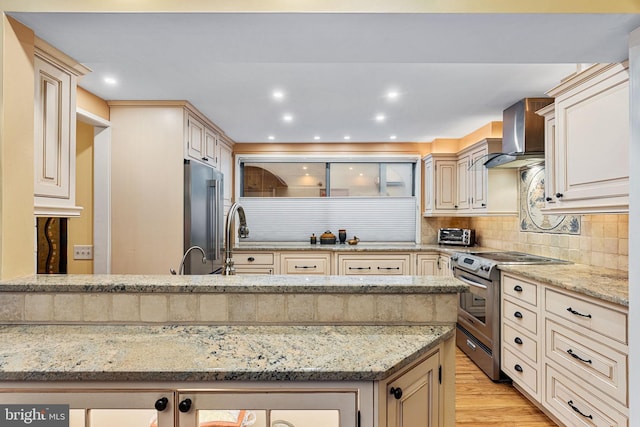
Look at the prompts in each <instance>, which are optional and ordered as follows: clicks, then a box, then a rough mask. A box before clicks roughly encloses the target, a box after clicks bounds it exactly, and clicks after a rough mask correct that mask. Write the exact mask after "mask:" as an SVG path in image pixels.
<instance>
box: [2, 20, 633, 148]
mask: <svg viewBox="0 0 640 427" xmlns="http://www.w3.org/2000/svg"><path fill="white" fill-rule="evenodd" d="M8 14H9V15H11V16H13V17H14V18H15V19H17V20H18V21H20V22H22V23H24V24H25V25H27V26H28V27H30V28H32V29H33V30H34V31H35V33H36V35H37V36H38V37H40V38H42V39H44V40H46V41H47V42H49V43H50V44H52V45H53V46H55V47H57V48H58V49H60V50H62V51H63V52H65V53H66V54H68V55H69V56H71V57H73V58H75V59H76V60H77V61H79V62H81V63H83V64H84V65H86V66H87V67H89V68H91V69H92V70H93V72H92V73H90V74H88V75H87V76H85V77H83V78H82V80H81V82H80V85H81V86H82V87H84V88H85V89H87V90H88V91H90V92H92V93H94V94H96V95H98V96H99V97H101V98H103V99H105V100H125V99H126V100H133V99H136V100H160V99H171V100H188V101H190V102H191V103H192V104H194V105H195V106H196V108H198V109H199V110H200V111H202V112H203V113H204V114H205V115H206V116H208V117H209V118H210V119H211V120H212V121H214V122H215V123H216V124H217V125H218V126H219V127H220V128H222V129H223V130H224V131H225V133H227V135H228V136H229V137H231V138H232V139H233V140H235V141H236V142H270V141H273V142H344V141H345V136H349V137H350V139H349V141H350V142H393V141H397V142H428V141H432V140H433V139H434V138H459V137H462V136H464V135H466V134H468V133H469V132H472V131H474V130H475V129H477V128H479V127H481V126H483V125H485V124H487V123H488V122H490V121H499V120H502V110H503V109H504V108H506V107H508V106H509V105H511V104H513V103H514V102H515V101H517V100H519V99H521V98H524V97H531V96H544V93H545V91H547V90H548V89H550V88H551V87H553V86H555V85H556V84H558V83H559V82H560V80H561V79H562V78H564V77H566V76H567V75H569V74H570V73H572V72H574V71H575V70H576V64H585V63H594V62H618V61H621V60H625V59H626V58H627V55H628V47H627V43H628V40H627V35H628V34H629V33H630V32H631V31H632V30H633V29H635V28H638V27H640V15H638V14H606V15H602V14H553V15H551V14H385V13H341V14H337V13H336V14H332V13H26V12H25V13H8ZM106 77H111V78H113V79H115V80H116V81H117V83H116V84H112V85H109V84H107V83H105V81H104V79H105V78H106ZM274 90H280V91H282V92H283V94H284V97H283V99H281V100H276V99H274V98H273V97H272V93H273V91H274ZM391 90H393V91H396V92H397V93H398V97H397V98H396V99H394V100H393V99H389V98H388V97H387V96H386V94H387V93H388V92H389V91H391ZM285 114H290V115H291V116H292V120H291V121H289V122H287V121H285V120H283V116H284V115H285ZM377 115H384V120H383V121H380V122H379V121H376V120H375V117H376V116H377ZM392 135H394V136H395V139H390V138H391V136H392ZM269 136H271V137H273V139H269ZM314 138H315V139H314Z"/></svg>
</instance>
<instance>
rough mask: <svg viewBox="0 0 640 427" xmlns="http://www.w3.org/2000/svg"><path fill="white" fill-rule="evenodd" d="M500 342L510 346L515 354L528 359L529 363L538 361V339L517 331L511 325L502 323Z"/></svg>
mask: <svg viewBox="0 0 640 427" xmlns="http://www.w3.org/2000/svg"><path fill="white" fill-rule="evenodd" d="M502 342H503V343H504V344H506V345H508V346H510V347H511V350H512V351H513V352H514V353H516V354H521V355H522V356H524V357H526V358H527V359H529V361H530V362H531V363H537V362H538V341H536V340H534V339H532V338H529V336H528V335H526V334H523V333H522V332H519V331H518V330H516V329H515V328H513V327H512V326H511V325H509V324H507V323H504V324H503V327H502Z"/></svg>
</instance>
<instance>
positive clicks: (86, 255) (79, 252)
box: [73, 245, 93, 259]
mask: <svg viewBox="0 0 640 427" xmlns="http://www.w3.org/2000/svg"><path fill="white" fill-rule="evenodd" d="M73 259H93V245H73Z"/></svg>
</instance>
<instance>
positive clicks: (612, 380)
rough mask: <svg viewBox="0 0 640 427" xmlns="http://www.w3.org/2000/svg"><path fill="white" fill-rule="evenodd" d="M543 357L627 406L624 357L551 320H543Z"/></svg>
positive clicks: (625, 363)
mask: <svg viewBox="0 0 640 427" xmlns="http://www.w3.org/2000/svg"><path fill="white" fill-rule="evenodd" d="M546 340H547V341H546V355H547V357H548V358H549V359H551V360H554V361H555V362H557V363H558V364H559V365H560V366H562V369H563V372H564V373H566V374H568V373H569V372H570V373H571V374H573V375H575V376H576V377H578V378H580V379H582V380H584V381H585V382H586V384H589V386H590V387H597V388H598V389H600V390H602V391H603V392H605V393H607V394H608V395H609V396H611V397H613V398H614V399H616V400H617V401H618V402H620V403H622V404H623V405H625V406H626V404H627V395H628V394H627V355H626V354H623V353H620V352H618V351H616V350H614V349H612V348H610V347H607V346H606V345H604V344H602V343H601V342H600V341H598V340H594V339H592V338H591V337H588V336H584V335H581V334H579V333H576V332H575V331H573V330H571V329H568V328H565V327H564V326H562V325H559V324H557V323H555V322H553V321H552V320H549V319H547V321H546Z"/></svg>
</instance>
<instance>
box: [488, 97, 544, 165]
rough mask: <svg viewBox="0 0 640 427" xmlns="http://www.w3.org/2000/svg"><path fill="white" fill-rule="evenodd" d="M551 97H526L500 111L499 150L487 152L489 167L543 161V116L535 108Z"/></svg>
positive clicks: (542, 105) (541, 105)
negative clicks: (500, 143)
mask: <svg viewBox="0 0 640 427" xmlns="http://www.w3.org/2000/svg"><path fill="white" fill-rule="evenodd" d="M552 102H553V98H525V99H522V100H520V101H518V102H516V103H515V104H513V105H512V106H510V107H509V108H507V109H506V110H504V112H503V113H502V153H496V154H494V155H492V156H491V155H490V158H489V159H488V160H487V161H486V162H485V163H484V165H485V166H486V167H488V168H497V167H501V168H520V167H523V166H530V165H534V164H540V163H543V162H544V117H541V116H539V115H537V114H536V111H538V110H540V109H541V108H544V107H546V106H547V105H549V104H551V103H552Z"/></svg>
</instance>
